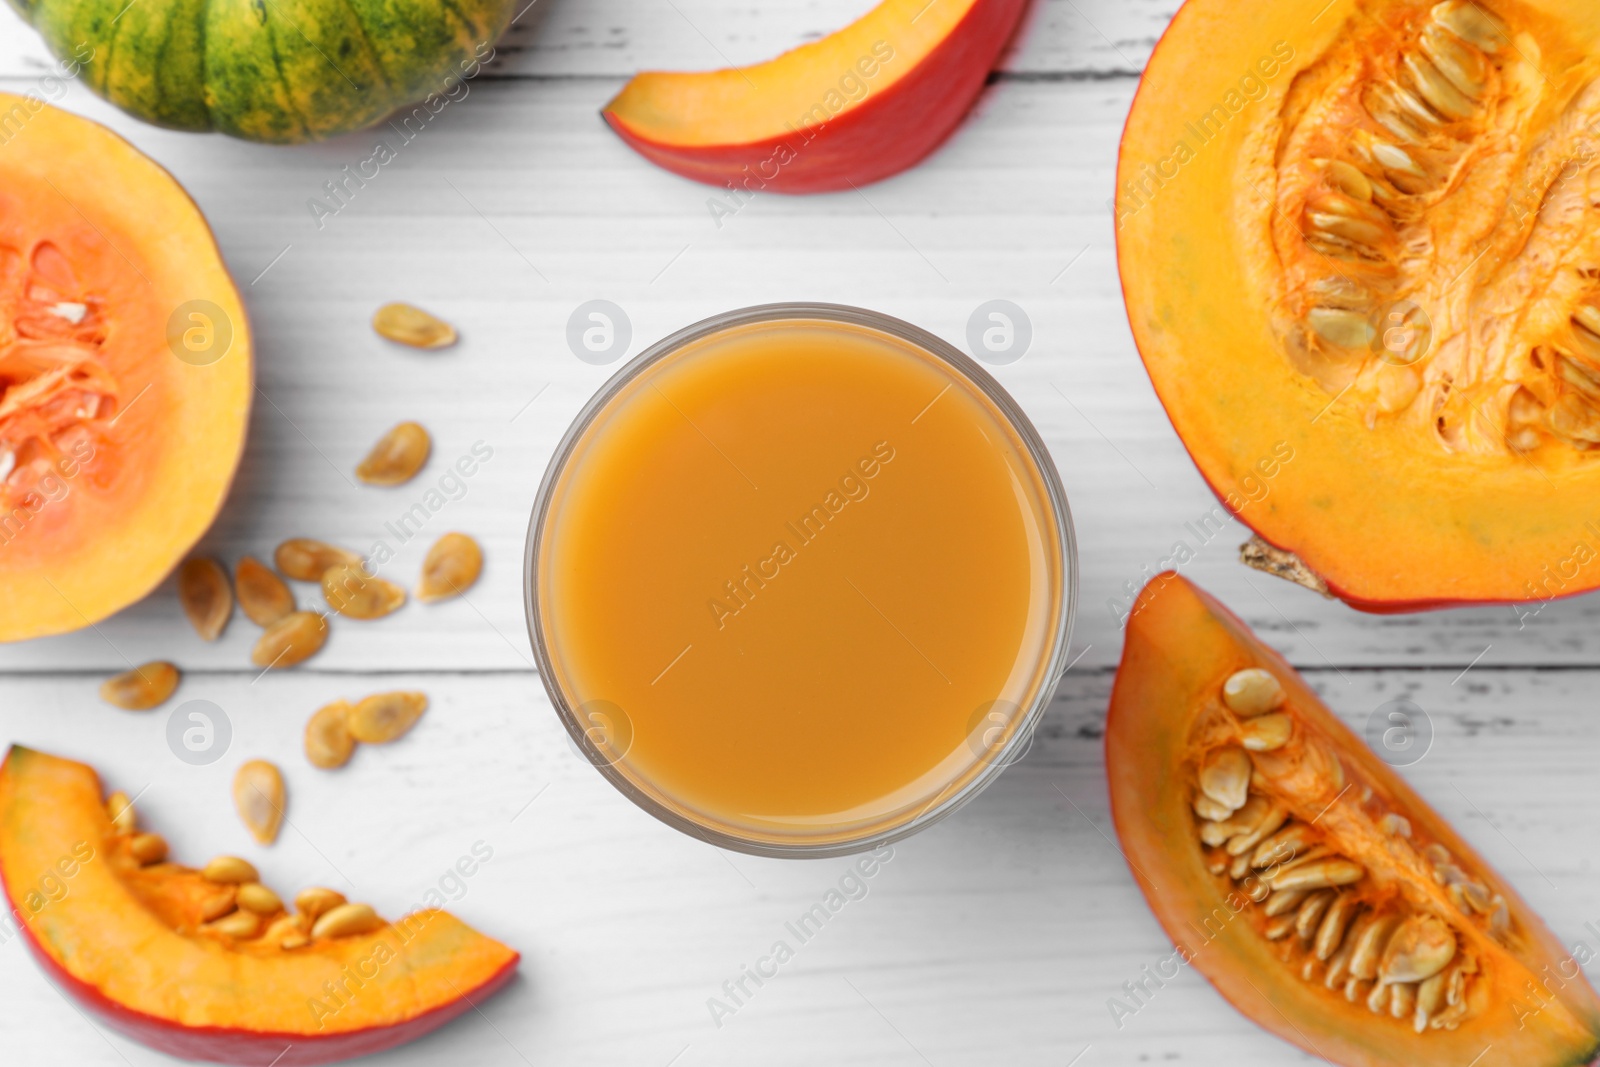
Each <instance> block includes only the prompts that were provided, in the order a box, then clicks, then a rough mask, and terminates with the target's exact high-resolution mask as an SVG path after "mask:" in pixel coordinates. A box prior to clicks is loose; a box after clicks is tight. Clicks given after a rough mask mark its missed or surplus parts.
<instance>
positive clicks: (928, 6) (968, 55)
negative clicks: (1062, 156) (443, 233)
mask: <svg viewBox="0 0 1600 1067" xmlns="http://www.w3.org/2000/svg"><path fill="white" fill-rule="evenodd" d="M1027 6H1028V4H1027V0H945V2H943V3H929V2H928V0H884V2H883V3H881V4H880V5H879V6H878V7H876V8H874V9H873V10H871V11H869V12H868V13H867V14H865V15H863V16H862V17H861V18H860V19H858V20H857V21H856V22H854V23H852V24H851V25H849V26H847V27H845V28H844V29H842V30H840V31H838V32H837V33H834V34H832V35H830V36H828V37H824V38H823V39H822V40H820V41H813V42H811V43H810V44H806V45H802V46H800V47H799V48H796V49H794V50H793V51H790V52H785V53H784V54H783V55H781V56H779V57H778V58H776V59H773V60H769V61H767V62H765V63H757V64H755V65H754V66H749V67H739V68H732V69H728V70H718V71H708V72H705V73H667V72H659V71H656V72H648V73H644V74H640V75H638V76H636V77H635V78H634V79H633V80H632V81H630V82H628V84H627V85H625V86H623V89H622V92H620V93H618V94H617V95H616V97H615V98H614V99H613V100H612V101H611V102H610V103H609V104H607V105H606V107H605V111H604V112H603V114H604V116H605V120H606V122H608V123H609V124H610V125H611V128H612V129H614V130H615V131H616V132H617V134H618V135H619V136H621V137H622V139H623V140H624V141H626V142H627V143H628V144H629V145H630V146H632V147H633V149H634V150H635V151H637V152H638V153H639V154H641V155H643V156H644V157H645V158H647V159H649V160H651V161H652V162H654V163H656V164H657V165H658V166H661V167H665V168H666V169H667V170H670V171H672V172H673V173H675V174H681V175H683V176H684V177H686V178H693V179H694V180H695V181H701V182H706V183H708V184H711V185H718V186H726V187H728V188H729V189H730V190H731V191H732V192H731V196H732V198H731V199H730V201H729V202H728V204H727V205H725V206H724V205H718V204H717V203H716V202H715V201H712V202H711V204H712V209H711V210H712V215H713V216H714V217H716V218H717V220H718V223H719V225H720V223H721V216H722V215H723V214H732V213H733V212H735V211H737V210H738V209H739V208H740V207H742V206H743V202H744V200H745V199H746V198H748V197H749V196H752V195H754V194H755V193H757V192H760V191H762V190H771V191H774V192H783V193H814V192H822V191H825V190H829V189H846V188H850V187H851V186H855V185H864V184H866V183H867V182H874V181H877V180H879V179H880V178H886V177H888V176H889V175H891V174H897V173H899V172H900V171H902V170H904V169H905V168H907V167H909V166H911V165H912V164H914V163H916V162H917V161H918V160H920V159H922V157H923V156H925V155H927V154H928V153H929V152H931V151H933V149H934V148H936V147H937V146H938V145H939V144H940V143H941V142H942V141H943V140H944V139H945V138H946V137H948V136H949V135H950V133H951V132H952V131H953V130H954V129H955V128H956V126H957V125H959V124H960V122H961V120H962V119H963V118H965V117H966V114H967V112H968V110H969V109H970V108H971V107H972V102H973V100H974V99H975V98H976V97H977V95H978V93H979V92H980V91H981V90H982V89H983V86H984V83H985V81H986V80H987V79H988V76H989V71H990V69H991V68H993V66H994V64H995V61H996V60H997V59H998V58H999V57H1000V53H1001V51H1002V50H1004V48H1005V46H1006V42H1007V41H1009V40H1010V39H1011V35H1012V33H1013V32H1014V31H1015V30H1016V28H1017V23H1018V22H1019V21H1021V19H1022V14H1023V12H1024V11H1025V10H1026V9H1027Z"/></svg>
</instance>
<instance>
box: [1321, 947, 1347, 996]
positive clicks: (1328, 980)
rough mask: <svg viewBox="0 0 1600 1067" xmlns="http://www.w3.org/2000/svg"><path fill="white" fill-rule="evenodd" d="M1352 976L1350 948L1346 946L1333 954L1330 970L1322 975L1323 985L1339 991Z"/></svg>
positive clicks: (1329, 964)
mask: <svg viewBox="0 0 1600 1067" xmlns="http://www.w3.org/2000/svg"><path fill="white" fill-rule="evenodd" d="M1349 975H1350V946H1349V945H1346V946H1344V947H1343V948H1341V949H1340V950H1339V951H1338V952H1335V953H1333V954H1332V957H1331V958H1330V959H1329V960H1328V969H1327V971H1325V972H1324V973H1323V975H1322V984H1323V985H1324V986H1326V987H1327V988H1328V989H1338V988H1339V987H1340V986H1341V985H1343V984H1344V980H1345V979H1346V978H1347V977H1349Z"/></svg>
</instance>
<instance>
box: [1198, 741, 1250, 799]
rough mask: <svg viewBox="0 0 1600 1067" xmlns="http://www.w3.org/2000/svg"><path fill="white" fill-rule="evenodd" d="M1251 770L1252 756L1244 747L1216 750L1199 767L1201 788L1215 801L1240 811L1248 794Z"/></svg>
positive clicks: (1228, 747) (1227, 747)
mask: <svg viewBox="0 0 1600 1067" xmlns="http://www.w3.org/2000/svg"><path fill="white" fill-rule="evenodd" d="M1250 770H1251V764H1250V757H1249V756H1247V755H1245V754H1244V749H1242V748H1235V747H1233V746H1226V747H1223V748H1218V749H1213V750H1212V751H1211V752H1210V753H1208V754H1207V756H1206V759H1205V763H1204V764H1203V765H1202V766H1201V768H1200V789H1201V791H1203V792H1204V793H1205V794H1206V796H1208V797H1210V798H1211V799H1212V800H1215V801H1217V802H1218V803H1220V804H1225V805H1227V806H1228V807H1230V808H1233V809H1235V810H1238V809H1239V808H1241V807H1243V806H1244V802H1245V798H1246V797H1247V796H1248V795H1249V791H1250Z"/></svg>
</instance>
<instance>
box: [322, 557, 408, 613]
mask: <svg viewBox="0 0 1600 1067" xmlns="http://www.w3.org/2000/svg"><path fill="white" fill-rule="evenodd" d="M322 595H323V597H324V598H326V599H327V601H328V606H329V607H330V608H332V609H333V610H334V611H337V612H338V613H339V614H340V615H344V616H346V617H347V618H351V619H381V618H383V617H384V616H385V615H389V614H392V613H393V612H395V611H397V610H399V608H400V606H401V605H402V604H404V603H405V602H406V591H405V590H404V589H402V588H400V587H399V586H398V585H395V584H394V583H393V582H390V581H386V580H384V579H382V578H377V577H374V576H373V575H371V574H369V573H367V570H366V568H364V567H363V566H362V565H361V564H360V563H340V564H338V565H336V566H333V567H329V568H328V571H327V573H325V574H324V575H323V576H322Z"/></svg>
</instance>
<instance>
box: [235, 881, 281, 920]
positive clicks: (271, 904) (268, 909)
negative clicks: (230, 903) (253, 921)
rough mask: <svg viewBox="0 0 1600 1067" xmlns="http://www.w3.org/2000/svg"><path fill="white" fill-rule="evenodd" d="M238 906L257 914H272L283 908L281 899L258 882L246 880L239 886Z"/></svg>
mask: <svg viewBox="0 0 1600 1067" xmlns="http://www.w3.org/2000/svg"><path fill="white" fill-rule="evenodd" d="M239 907H241V908H243V909H245V910H246V911H253V912H255V913H256V914H257V915H272V914H275V913H277V912H280V911H282V910H283V901H281V900H279V899H278V894H276V893H274V892H273V891H272V890H270V889H268V888H267V887H266V886H264V885H262V884H261V883H260V882H246V883H245V884H244V885H242V886H240V887H239Z"/></svg>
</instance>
